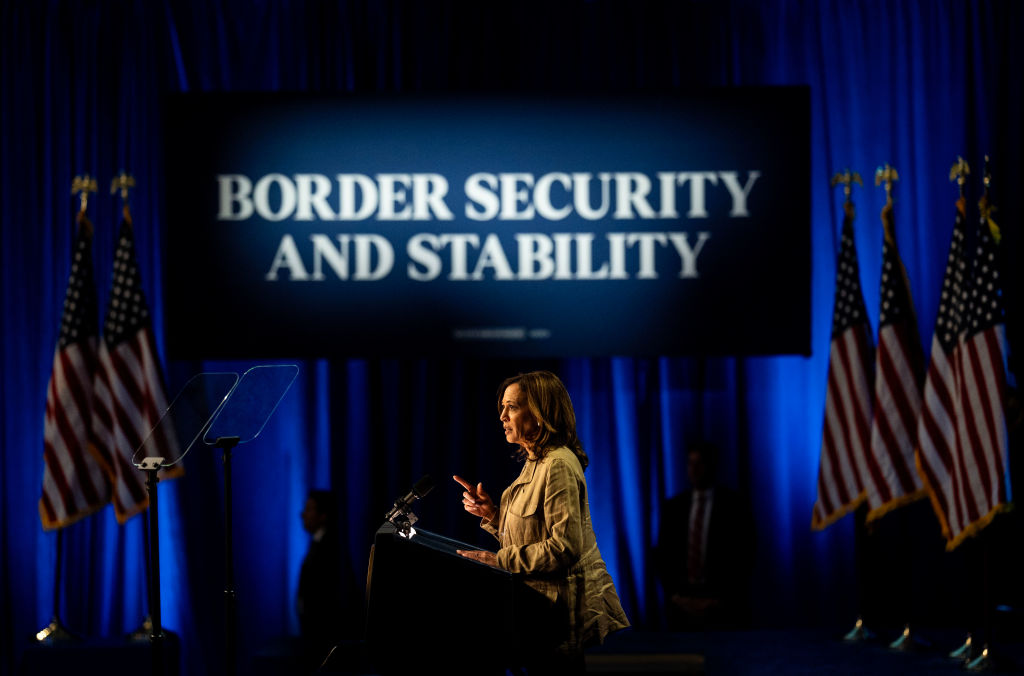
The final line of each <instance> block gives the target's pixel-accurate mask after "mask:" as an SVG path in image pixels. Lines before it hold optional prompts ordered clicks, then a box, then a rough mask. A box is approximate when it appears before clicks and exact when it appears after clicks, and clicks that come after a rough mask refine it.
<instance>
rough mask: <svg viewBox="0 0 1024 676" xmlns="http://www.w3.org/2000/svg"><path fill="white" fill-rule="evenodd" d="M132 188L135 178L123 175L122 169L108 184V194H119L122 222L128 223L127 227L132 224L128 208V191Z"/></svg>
mask: <svg viewBox="0 0 1024 676" xmlns="http://www.w3.org/2000/svg"><path fill="white" fill-rule="evenodd" d="M134 187H135V177H134V176H132V175H131V174H128V173H125V171H124V169H122V170H121V173H120V174H118V175H117V176H116V177H115V178H114V180H112V181H111V182H110V194H111V195H116V194H117V193H121V213H122V215H123V216H124V220H125V221H127V222H128V225H131V224H132V213H131V209H129V207H128V191H129V190H131V189H132V188H134Z"/></svg>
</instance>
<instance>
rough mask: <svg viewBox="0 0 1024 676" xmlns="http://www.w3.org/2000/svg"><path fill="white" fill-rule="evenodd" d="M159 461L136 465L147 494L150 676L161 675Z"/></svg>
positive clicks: (147, 459) (162, 659)
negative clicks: (157, 486) (151, 674)
mask: <svg viewBox="0 0 1024 676" xmlns="http://www.w3.org/2000/svg"><path fill="white" fill-rule="evenodd" d="M163 461H164V459H163V458H146V459H144V460H143V461H142V462H141V463H139V469H141V470H142V471H143V472H145V473H146V490H147V491H149V510H148V511H149V613H150V618H151V620H152V624H153V627H152V633H151V634H150V635H149V642H150V645H151V646H152V660H153V676H160V675H161V674H162V673H164V638H165V635H164V630H163V626H162V625H161V623H160V519H159V515H160V510H159V505H158V504H157V495H158V491H157V490H156V485H157V483H159V482H160V478H159V477H158V476H157V473H158V472H159V471H160V466H161V463H162V462H163Z"/></svg>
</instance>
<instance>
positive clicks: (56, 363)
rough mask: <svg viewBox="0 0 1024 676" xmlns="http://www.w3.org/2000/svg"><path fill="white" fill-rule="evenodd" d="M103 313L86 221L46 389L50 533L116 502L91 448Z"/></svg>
mask: <svg viewBox="0 0 1024 676" xmlns="http://www.w3.org/2000/svg"><path fill="white" fill-rule="evenodd" d="M97 312H98V307H97V301H96V281H95V278H94V275H93V263H92V226H91V225H90V224H89V222H88V221H87V220H86V219H85V218H82V219H80V223H79V229H78V235H77V236H76V238H75V245H74V253H73V260H72V263H71V274H70V276H69V279H68V287H67V292H66V293H65V296H64V310H63V313H62V316H61V326H60V337H59V338H58V341H57V347H56V350H55V351H54V355H53V370H52V372H51V375H50V383H49V386H48V387H47V388H46V417H45V420H44V424H43V486H42V495H41V497H40V498H39V518H40V520H41V521H42V524H43V529H45V530H51V529H55V528H63V527H65V526H67V525H69V524H72V523H74V522H75V521H77V520H79V519H81V518H83V517H85V516H88V515H89V514H92V513H93V512H95V511H97V510H99V509H100V508H102V507H103V506H104V505H106V504H107V503H108V502H110V482H109V481H108V479H107V475H106V474H105V472H104V471H103V468H102V467H101V466H100V465H99V463H97V461H96V459H95V458H93V456H92V455H91V454H90V453H89V449H88V442H89V420H90V417H91V413H92V379H93V375H94V373H95V371H96V340H97V338H96V335H97V323H96V315H97Z"/></svg>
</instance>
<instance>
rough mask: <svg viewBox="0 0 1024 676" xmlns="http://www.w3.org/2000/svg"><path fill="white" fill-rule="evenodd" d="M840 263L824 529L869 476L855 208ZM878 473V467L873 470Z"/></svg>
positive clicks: (824, 467)
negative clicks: (854, 226)
mask: <svg viewBox="0 0 1024 676" xmlns="http://www.w3.org/2000/svg"><path fill="white" fill-rule="evenodd" d="M844 210H845V217H844V218H843V232H842V242H841V244H840V247H839V256H838V259H837V262H836V268H837V269H836V294H835V305H834V308H833V314H832V340H831V349H830V352H829V365H828V389H827V391H826V393H825V426H824V432H823V434H822V442H821V461H820V464H819V466H818V499H817V501H816V502H815V503H814V513H813V515H812V517H811V527H812V528H814V529H815V530H819V529H822V528H825V527H826V526H828V525H829V524H831V523H832V522H834V521H835V520H837V519H839V518H840V517H841V516H843V515H844V514H846V513H847V512H849V511H851V510H853V509H855V508H856V507H857V505H859V504H860V503H861V502H863V500H864V497H865V486H866V485H867V481H868V479H869V478H870V476H871V467H870V461H871V457H870V453H869V448H870V446H869V442H870V434H871V363H872V355H873V345H872V341H871V326H870V324H869V323H868V315H867V310H866V309H865V306H864V293H863V291H862V290H861V286H860V264H859V263H858V262H857V249H856V246H855V244H854V241H853V218H854V212H853V204H852V203H850V202H846V204H845V205H844ZM875 469H876V471H877V468H875Z"/></svg>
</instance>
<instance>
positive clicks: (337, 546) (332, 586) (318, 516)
mask: <svg viewBox="0 0 1024 676" xmlns="http://www.w3.org/2000/svg"><path fill="white" fill-rule="evenodd" d="M301 516H302V527H303V528H304V529H305V530H306V532H307V533H309V534H310V535H312V539H311V540H310V543H309V551H308V552H307V553H306V558H305V559H303V561H302V570H301V571H300V573H299V592H298V597H297V598H296V610H297V611H298V615H299V631H300V632H301V638H302V652H303V659H304V662H305V664H306V666H307V668H308V669H309V670H310V671H312V670H314V669H316V668H318V667H319V666H320V665H321V664H322V663H323V661H324V659H325V658H326V657H327V656H328V654H329V653H330V652H331V648H333V647H334V646H335V645H337V644H338V641H339V640H340V638H341V633H342V627H341V625H342V621H341V618H342V615H343V601H342V569H341V567H342V562H341V540H340V537H339V534H338V528H337V505H336V501H335V499H334V494H333V493H331V492H330V491H310V493H309V497H308V498H307V499H306V505H305V508H304V509H303V510H302V513H301Z"/></svg>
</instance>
